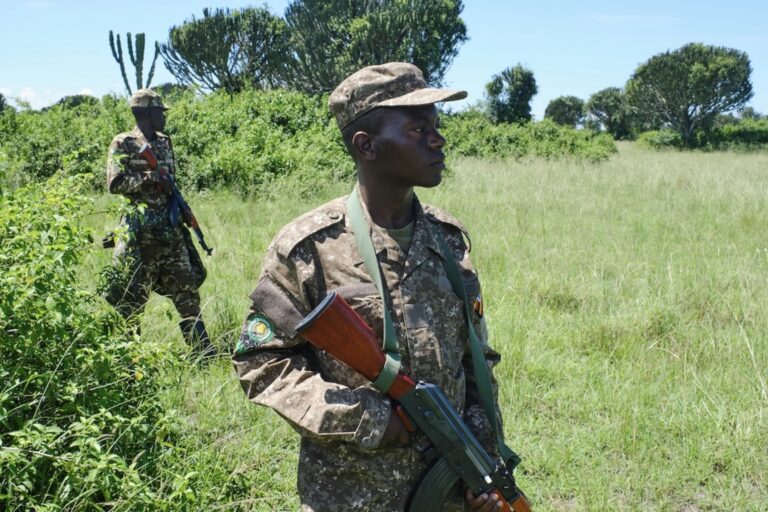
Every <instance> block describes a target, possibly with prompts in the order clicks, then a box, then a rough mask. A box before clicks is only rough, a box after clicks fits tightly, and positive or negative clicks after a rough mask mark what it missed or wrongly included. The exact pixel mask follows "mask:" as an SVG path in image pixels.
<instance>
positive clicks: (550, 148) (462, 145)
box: [441, 111, 616, 161]
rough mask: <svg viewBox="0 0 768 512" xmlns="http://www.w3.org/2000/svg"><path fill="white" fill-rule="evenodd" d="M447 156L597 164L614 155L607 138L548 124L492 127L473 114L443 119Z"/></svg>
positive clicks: (613, 146)
mask: <svg viewBox="0 0 768 512" xmlns="http://www.w3.org/2000/svg"><path fill="white" fill-rule="evenodd" d="M441 122H442V133H443V135H444V136H445V137H446V138H447V139H448V146H447V152H448V153H450V154H457V155H461V156H472V157H479V158H521V157H524V156H539V157H545V158H565V157H570V158H583V159H587V160H590V161H600V160H604V159H606V158H608V157H609V156H610V155H611V154H612V153H614V152H615V151H616V146H615V144H614V142H613V139H612V138H611V136H610V135H608V134H605V133H595V132H593V131H591V130H574V129H573V128H569V127H564V126H559V125H557V124H555V123H553V122H552V121H549V120H544V121H541V122H531V123H525V124H505V123H501V124H493V123H492V122H491V121H490V120H489V119H488V118H487V117H486V116H485V115H483V114H482V113H481V112H477V111H469V112H463V113H459V114H452V115H444V116H443V117H442V118H441Z"/></svg>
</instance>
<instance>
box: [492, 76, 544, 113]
mask: <svg viewBox="0 0 768 512" xmlns="http://www.w3.org/2000/svg"><path fill="white" fill-rule="evenodd" d="M485 90H486V93H487V96H488V111H489V114H490V116H491V119H492V120H493V122H495V123H525V122H528V121H530V120H531V99H532V98H533V97H534V96H535V95H536V93H537V92H539V89H538V87H537V86H536V79H535V78H534V77H533V71H531V70H529V69H526V68H525V67H523V66H522V65H521V64H518V65H516V66H515V67H512V68H506V69H505V70H504V71H502V72H501V73H499V74H498V75H493V77H492V78H491V81H490V82H488V83H487V84H486V85H485Z"/></svg>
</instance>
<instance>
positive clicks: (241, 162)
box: [168, 90, 354, 194]
mask: <svg viewBox="0 0 768 512" xmlns="http://www.w3.org/2000/svg"><path fill="white" fill-rule="evenodd" d="M169 114H170V115H169V120H168V126H169V132H170V133H171V134H172V136H173V141H174V147H175V151H176V157H177V159H178V160H179V166H180V169H181V175H180V177H179V178H180V181H181V182H182V183H189V184H191V185H192V186H193V187H195V188H209V187H221V186H226V187H232V188H235V189H237V190H239V191H240V192H241V193H243V194H254V193H257V194H264V193H268V192H269V191H270V189H271V187H272V186H273V185H274V184H275V183H277V182H283V181H286V180H287V181H291V182H293V183H296V184H298V185H299V186H300V187H301V188H302V190H304V191H306V192H309V191H310V190H312V189H313V188H314V187H316V186H317V184H318V183H324V182H327V181H337V180H339V179H349V178H350V177H351V176H352V175H353V173H354V166H353V164H352V161H351V160H350V159H349V157H348V156H347V154H346V150H345V149H344V146H343V144H342V142H341V136H340V135H339V131H338V129H337V128H336V124H335V122H334V121H333V119H332V118H331V115H330V113H329V112H328V107H327V98H326V97H323V96H308V95H305V94H301V93H296V92H288V91H284V90H273V91H257V90H248V91H243V92H241V93H239V94H235V95H233V96H231V97H230V96H229V95H227V94H225V93H223V92H217V93H212V94H209V95H207V96H204V97H202V98H197V99H196V100H194V101H189V102H185V103H182V104H180V105H179V106H178V108H174V109H173V110H171V111H169Z"/></svg>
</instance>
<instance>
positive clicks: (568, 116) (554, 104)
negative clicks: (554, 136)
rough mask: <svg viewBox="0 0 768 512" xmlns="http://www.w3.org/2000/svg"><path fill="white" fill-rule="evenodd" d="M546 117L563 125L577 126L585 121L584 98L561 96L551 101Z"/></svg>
mask: <svg viewBox="0 0 768 512" xmlns="http://www.w3.org/2000/svg"><path fill="white" fill-rule="evenodd" d="M544 118H545V119H551V120H552V121H554V122H555V123H557V124H561V125H563V126H572V127H573V128H576V126H578V125H580V124H581V123H583V122H584V100H582V99H581V98H577V97H576V96H560V97H557V98H555V99H553V100H552V101H550V102H549V104H548V105H547V108H546V109H545V110H544Z"/></svg>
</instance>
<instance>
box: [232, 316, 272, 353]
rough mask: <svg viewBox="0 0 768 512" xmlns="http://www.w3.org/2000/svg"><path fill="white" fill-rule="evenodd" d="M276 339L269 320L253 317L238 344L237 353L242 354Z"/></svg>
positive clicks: (246, 325) (249, 318)
mask: <svg viewBox="0 0 768 512" xmlns="http://www.w3.org/2000/svg"><path fill="white" fill-rule="evenodd" d="M274 337H275V330H274V328H273V327H272V323H271V322H270V321H269V319H268V318H266V317H264V316H262V315H251V316H250V317H248V321H247V322H246V324H245V329H243V334H242V335H241V336H240V340H239V341H238V342H237V348H236V349H235V352H236V353H237V354H242V353H244V352H248V351H249V350H251V349H253V348H256V347H258V346H259V345H262V344H264V343H266V342H268V341H269V340H271V339H272V338H274Z"/></svg>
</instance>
